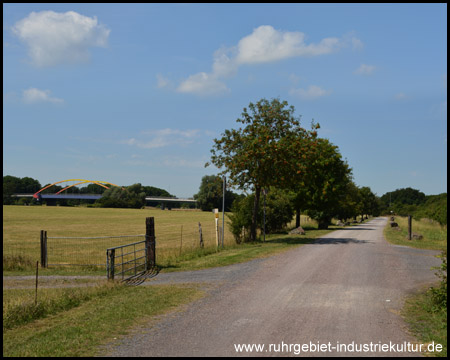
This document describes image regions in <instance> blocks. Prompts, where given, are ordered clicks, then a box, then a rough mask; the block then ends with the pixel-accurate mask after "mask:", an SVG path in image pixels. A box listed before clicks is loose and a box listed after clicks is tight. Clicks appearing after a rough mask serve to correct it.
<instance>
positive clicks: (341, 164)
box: [305, 138, 352, 229]
mask: <svg viewBox="0 0 450 360" xmlns="http://www.w3.org/2000/svg"><path fill="white" fill-rule="evenodd" d="M315 144H316V146H313V148H314V152H313V154H312V155H311V158H310V162H309V163H310V167H309V171H308V173H307V174H306V180H305V187H306V189H307V199H308V205H307V208H308V215H309V216H311V217H312V218H313V219H315V220H317V221H318V223H319V229H326V228H328V225H329V224H330V222H331V219H332V218H333V217H334V216H337V215H338V214H339V212H340V202H341V201H342V196H343V194H344V193H345V191H346V189H347V187H348V186H349V183H350V182H351V181H352V170H351V168H350V167H349V166H348V164H347V162H346V161H345V160H343V159H342V156H341V154H340V152H339V149H338V147H337V146H336V145H333V144H332V143H331V142H330V141H329V140H328V139H321V138H319V139H317V141H316V142H315Z"/></svg>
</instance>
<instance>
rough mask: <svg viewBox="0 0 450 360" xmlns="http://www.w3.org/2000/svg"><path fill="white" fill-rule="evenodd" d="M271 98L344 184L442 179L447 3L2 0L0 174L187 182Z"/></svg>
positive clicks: (184, 189)
mask: <svg viewBox="0 0 450 360" xmlns="http://www.w3.org/2000/svg"><path fill="white" fill-rule="evenodd" d="M276 97H279V98H280V99H281V100H286V101H287V102H288V103H289V104H290V105H293V106H294V107H295V109H296V115H298V116H301V122H302V124H303V126H304V127H306V128H309V126H310V123H311V120H312V119H314V121H315V122H318V123H319V124H320V125H321V129H320V130H319V136H321V137H324V138H328V139H329V140H330V141H331V142H332V143H334V144H335V145H337V146H338V147H339V149H340V151H341V154H342V156H343V157H344V158H345V159H347V161H348V163H349V165H350V167H351V168H352V169H353V176H354V181H355V183H356V184H357V185H358V186H369V187H370V188H371V189H372V191H373V192H374V193H376V194H377V195H379V196H381V195H383V194H384V193H386V192H388V191H393V190H395V189H399V188H405V187H412V188H415V189H419V190H420V191H422V192H424V193H425V194H427V195H431V194H439V193H442V192H446V191H447V4H372V5H367V4H346V5H342V4H3V175H13V176H18V177H24V176H30V177H32V178H35V179H37V180H39V181H40V182H41V184H42V185H44V184H47V183H53V182H56V181H60V180H65V179H75V178H77V179H88V180H98V181H107V182H111V183H114V184H119V185H131V184H134V183H138V182H139V183H141V184H143V185H150V186H156V187H160V188H163V189H166V190H168V191H169V192H170V193H172V194H174V195H176V196H179V197H191V196H193V195H194V194H195V193H197V192H198V189H199V186H200V182H201V178H202V176H204V175H211V174H217V173H218V172H219V170H218V169H216V168H214V167H211V166H210V167H207V168H205V167H204V164H205V163H206V162H207V161H209V159H210V149H211V148H212V145H213V139H214V138H219V137H221V134H222V133H223V132H224V131H225V129H231V128H236V127H237V125H238V124H237V123H236V119H237V118H238V117H239V116H240V115H241V113H242V110H243V108H244V107H246V106H248V104H249V103H250V102H256V101H258V100H259V99H261V98H266V99H272V98H276Z"/></svg>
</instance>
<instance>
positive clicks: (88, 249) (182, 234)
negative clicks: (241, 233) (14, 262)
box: [3, 221, 235, 267]
mask: <svg viewBox="0 0 450 360" xmlns="http://www.w3.org/2000/svg"><path fill="white" fill-rule="evenodd" d="M155 228H156V229H155V236H156V262H157V263H159V264H165V263H167V262H171V261H173V260H174V259H177V258H179V257H180V256H183V255H186V254H190V253H193V252H196V251H198V250H200V249H213V248H217V246H218V245H219V246H221V245H222V238H221V237H222V229H221V227H219V229H218V231H216V228H215V226H214V223H213V222H211V221H209V222H205V223H204V224H200V223H198V222H192V223H189V224H187V223H183V224H176V223H173V224H162V225H159V226H158V224H156V225H155ZM63 231H64V229H61V230H60V231H55V230H53V231H51V232H50V231H48V234H46V238H47V245H46V247H47V249H46V253H47V261H46V265H47V266H50V267H51V266H69V265H76V266H101V267H106V250H107V249H108V248H112V247H117V246H122V245H126V244H129V243H134V242H139V241H142V240H145V234H137V235H111V236H108V235H106V236H59V235H61V234H62V233H63ZM217 234H218V235H219V239H217ZM55 235H56V236H55ZM82 235H87V234H86V233H85V232H83V234H82ZM234 243H235V242H234V238H233V236H232V234H231V233H230V232H229V231H228V229H227V227H226V229H225V238H224V246H228V245H231V244H234ZM3 255H4V256H8V255H9V256H13V257H18V256H24V257H27V258H30V259H31V260H34V261H36V260H40V259H41V245H40V242H39V233H36V235H35V236H33V237H32V238H31V239H25V240H23V241H7V242H5V240H4V243H3Z"/></svg>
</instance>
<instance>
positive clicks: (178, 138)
mask: <svg viewBox="0 0 450 360" xmlns="http://www.w3.org/2000/svg"><path fill="white" fill-rule="evenodd" d="M199 133H200V130H195V129H194V130H179V129H169V128H167V129H161V130H153V131H143V132H141V136H143V137H145V139H144V140H137V139H135V138H130V139H127V140H122V141H121V143H122V144H126V145H130V146H136V147H138V148H141V149H156V148H161V147H165V146H170V145H181V146H185V145H188V144H191V143H193V142H194V141H195V139H196V138H197V137H198V136H199Z"/></svg>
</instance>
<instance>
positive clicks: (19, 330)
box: [3, 284, 204, 357]
mask: <svg viewBox="0 0 450 360" xmlns="http://www.w3.org/2000/svg"><path fill="white" fill-rule="evenodd" d="M46 290H47V291H46V293H47V294H46V296H45V298H44V299H42V300H39V301H38V305H37V306H35V305H34V299H33V298H34V295H33V294H34V290H28V291H27V290H20V291H19V290H6V291H3V296H4V305H3V356H7V357H10V356H11V357H13V356H14V357H16V356H21V357H22V356H23V357H29V356H39V357H41V356H45V357H47V356H49V357H50V356H51V357H53V356H54V357H69V356H77V357H79V356H94V355H95V354H96V351H97V349H98V347H99V346H100V345H102V344H105V343H107V342H110V341H114V339H116V338H118V337H120V336H121V335H125V334H127V333H128V331H130V329H131V328H133V327H135V326H138V325H140V324H144V323H146V322H148V321H150V320H151V318H152V317H154V316H155V315H159V314H163V313H166V312H168V311H172V310H174V309H176V308H177V307H179V306H181V305H182V304H186V303H189V302H192V301H194V300H196V299H198V298H200V297H202V296H203V295H204V292H203V291H200V290H199V289H198V288H197V287H195V286H183V285H177V286H172V285H157V286H151V287H150V286H144V287H129V286H124V285H118V284H108V285H102V286H99V287H98V288H95V289H92V288H82V289H70V290H68V289H65V290H64V291H62V290H63V289H46ZM41 296H42V295H41ZM5 298H6V299H5ZM25 298H29V300H28V301H24V299H25ZM31 299H33V300H31ZM5 304H6V306H5ZM5 320H6V321H5Z"/></svg>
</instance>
